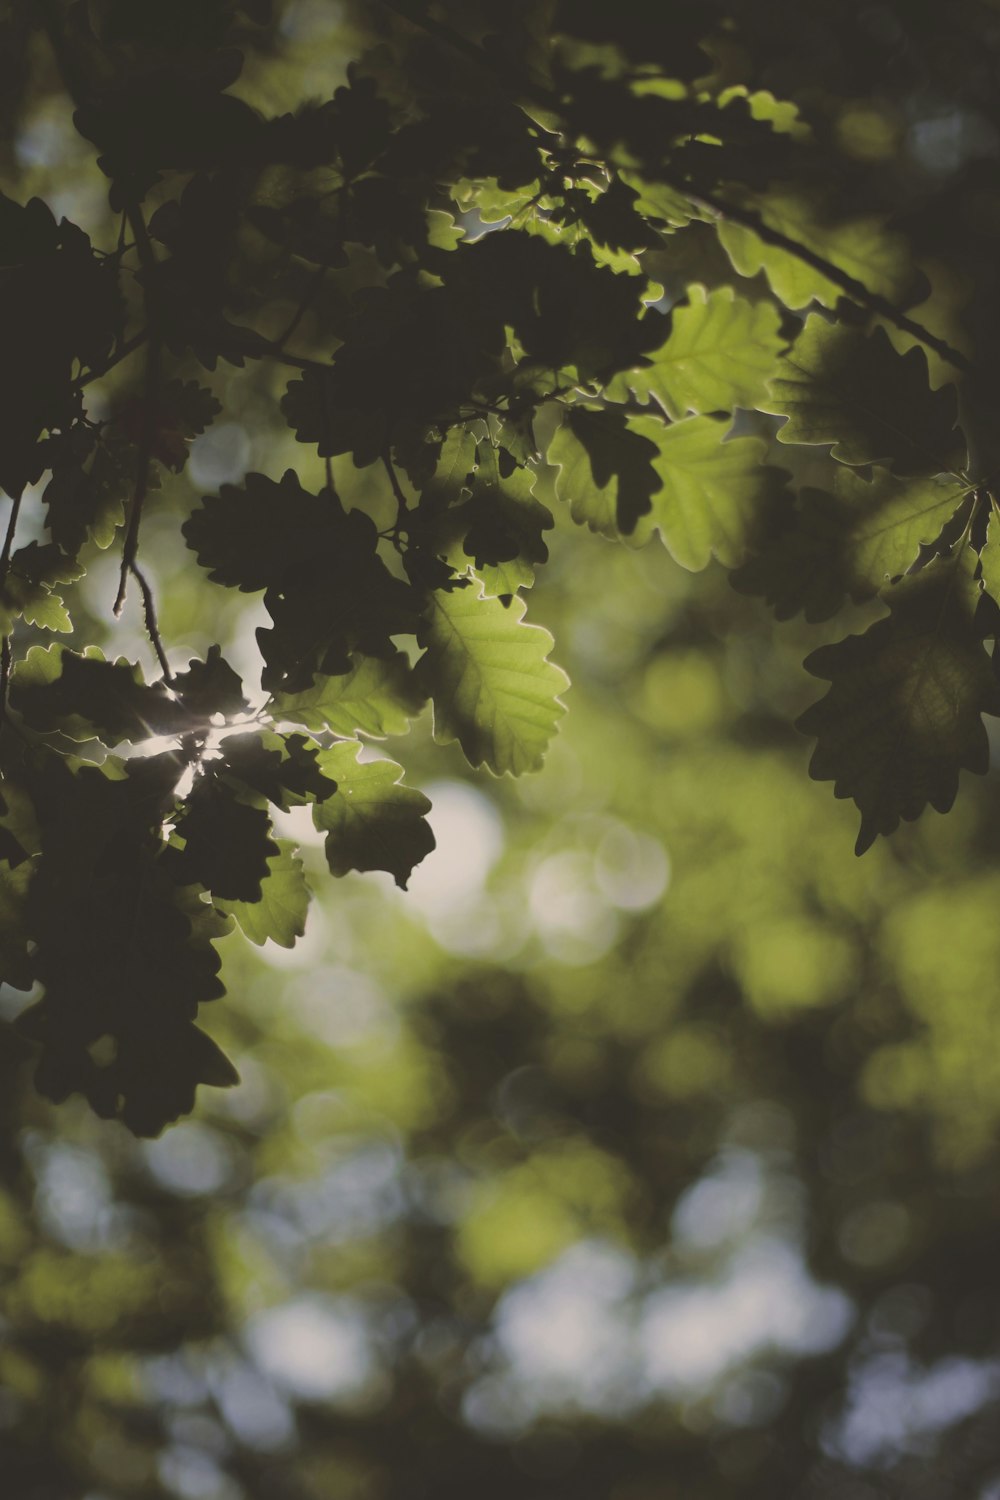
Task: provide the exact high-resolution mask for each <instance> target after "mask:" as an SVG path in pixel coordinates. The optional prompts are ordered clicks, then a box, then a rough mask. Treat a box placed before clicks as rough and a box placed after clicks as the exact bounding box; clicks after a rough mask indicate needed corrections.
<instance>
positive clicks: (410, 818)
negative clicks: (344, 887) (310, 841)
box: [313, 740, 434, 890]
mask: <svg viewBox="0 0 1000 1500" xmlns="http://www.w3.org/2000/svg"><path fill="white" fill-rule="evenodd" d="M361 748H362V747H361V745H360V744H359V743H358V741H357V740H347V741H345V742H343V743H342V744H339V745H334V746H333V747H332V749H330V750H326V751H324V753H323V755H322V756H321V761H320V763H321V765H322V768H323V772H324V774H325V775H327V776H330V777H332V778H333V779H334V780H335V781H336V783H337V791H336V793H335V795H334V796H333V797H330V798H329V799H328V800H327V801H326V802H321V803H317V804H316V806H315V807H314V808H313V821H314V823H315V824H316V827H317V828H318V829H320V830H321V831H322V832H324V833H325V834H326V836H327V837H326V858H327V862H328V864H329V866H330V869H331V871H332V873H333V874H334V875H346V874H347V872H348V871H349V870H387V871H388V872H389V874H390V875H392V877H393V879H394V880H395V882H396V884H397V885H398V886H401V887H402V888H403V889H404V890H405V888H406V882H407V881H408V880H409V878H410V875H411V873H412V871H413V867H414V865H418V864H419V863H420V861H421V860H422V859H423V858H424V856H425V855H427V854H429V853H430V852H431V850H432V849H433V848H434V835H433V833H432V832H431V828H430V824H429V823H428V822H427V813H428V812H429V811H430V806H431V804H430V802H429V801H428V800H427V798H426V797H425V796H424V794H423V792H418V791H416V790H415V789H414V788H413V787H409V786H404V785H403V784H402V780H401V778H402V774H403V773H402V769H401V767H399V766H398V765H396V763H395V761H391V760H369V761H359V760H358V755H359V754H360V751H361Z"/></svg>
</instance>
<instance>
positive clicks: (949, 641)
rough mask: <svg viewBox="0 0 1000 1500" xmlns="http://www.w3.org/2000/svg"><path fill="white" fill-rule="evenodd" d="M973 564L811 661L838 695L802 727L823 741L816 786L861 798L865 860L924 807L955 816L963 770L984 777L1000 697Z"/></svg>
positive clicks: (901, 587)
mask: <svg viewBox="0 0 1000 1500" xmlns="http://www.w3.org/2000/svg"><path fill="white" fill-rule="evenodd" d="M975 563H976V558H975V554H974V553H973V552H971V551H970V550H969V549H967V548H963V550H962V551H961V553H959V554H958V556H957V557H948V558H937V559H935V560H934V561H933V562H932V563H930V564H929V566H928V567H927V568H925V569H924V570H923V571H922V572H920V573H916V574H913V575H911V576H910V577H907V578H904V579H902V580H901V582H900V583H898V584H896V585H895V587H894V588H893V589H892V590H890V591H889V592H888V593H887V595H886V603H887V604H888V606H889V615H888V618H886V619H883V620H878V621H877V622H876V623H875V624H874V625H872V626H871V627H870V629H868V630H867V631H865V633H864V635H851V636H848V637H847V638H846V639H845V640H842V641H838V642H837V643H836V644H835V645H832V646H821V647H820V649H819V650H818V651H814V652H813V653H812V655H811V656H809V657H807V659H806V663H805V665H806V669H807V670H808V671H810V672H811V673H812V674H813V676H815V677H822V678H824V679H825V680H826V681H828V682H830V683H831V687H830V690H829V692H828V693H827V695H826V697H825V698H823V699H822V700H821V701H820V702H818V703H814V704H813V706H812V707H811V708H809V709H807V710H806V712H805V713H804V714H803V715H802V717H801V718H800V719H799V721H798V727H799V729H801V730H802V732H803V733H804V734H809V735H815V736H816V738H817V740H818V743H817V746H816V749H815V751H814V753H813V757H812V761H811V763H810V766H809V774H810V775H811V776H812V777H813V779H814V780H816V781H833V783H834V792H835V794H836V796H838V797H853V799H854V801H855V802H856V804H857V806H858V809H859V811H860V813H861V832H860V833H859V835H858V841H857V846H856V849H857V853H858V854H863V853H864V851H865V850H866V849H867V848H869V847H870V845H871V844H872V843H874V841H875V839H876V837H877V836H878V835H879V834H883V835H885V834H889V833H892V832H893V830H894V829H895V828H896V827H897V826H898V825H899V821H900V819H901V818H907V819H912V818H916V817H918V816H919V815H920V813H921V812H923V810H924V808H925V807H926V806H927V804H928V803H930V805H931V806H932V807H934V808H936V809H937V810H938V812H947V811H948V809H949V808H950V807H951V805H952V803H953V802H954V800H955V795H956V793H957V791H958V773H959V771H960V770H961V769H963V768H964V769H965V770H969V771H975V772H977V773H978V774H980V775H982V774H983V773H985V771H986V770H987V769H988V766H989V742H988V740H987V736H986V729H985V726H984V725H983V721H982V715H983V714H984V713H988V714H1000V685H998V683H997V680H996V678H995V676H994V674H993V668H992V665H991V663H990V660H989V658H988V656H987V654H986V652H985V650H984V649H983V644H982V631H981V630H980V628H979V627H978V625H977V622H976V611H977V605H978V603H979V600H980V599H981V597H982V595H981V592H980V589H979V585H978V584H977V583H976V582H975V580H974V577H973V571H974V567H975Z"/></svg>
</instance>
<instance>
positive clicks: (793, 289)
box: [716, 193, 915, 309]
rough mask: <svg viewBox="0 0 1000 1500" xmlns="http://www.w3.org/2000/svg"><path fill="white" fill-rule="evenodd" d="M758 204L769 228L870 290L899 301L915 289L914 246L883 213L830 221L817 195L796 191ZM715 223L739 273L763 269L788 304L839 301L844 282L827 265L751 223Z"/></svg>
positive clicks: (750, 273) (774, 195) (828, 304)
mask: <svg viewBox="0 0 1000 1500" xmlns="http://www.w3.org/2000/svg"><path fill="white" fill-rule="evenodd" d="M758 207H759V211H760V215H761V218H762V219H763V221H764V223H765V224H767V226H768V227H769V228H770V229H775V230H777V231H778V232H779V233H781V234H784V235H787V236H788V238H789V239H791V240H794V241H795V243H796V244H798V245H802V246H804V248H805V249H806V250H808V251H811V252H812V253H813V254H814V255H818V256H822V258H823V259H824V260H826V261H829V262H830V263H831V264H833V265H835V266H837V267H838V269H839V270H841V271H846V273H847V274H848V275H849V276H853V277H854V279H855V280H856V281H860V282H861V283H862V285H864V286H865V287H867V288H868V290H869V291H870V292H876V293H878V294H880V295H881V296H883V297H887V298H888V299H889V300H890V301H891V302H900V301H905V299H906V297H907V295H908V293H909V292H910V291H911V290H912V284H913V282H914V279H915V276H914V266H913V258H912V253H911V251H910V247H909V246H908V244H907V243H906V241H905V239H903V237H902V236H901V235H898V234H894V233H893V232H892V231H891V230H888V229H886V227H885V220H884V219H883V218H878V217H874V216H868V217H866V218H859V219H846V220H842V221H841V222H840V223H836V222H827V221H826V220H825V218H824V215H823V212H822V205H821V204H820V203H819V201H818V200H810V199H809V198H808V197H806V196H803V195H796V194H791V193H785V194H783V193H769V194H768V195H767V197H766V198H764V199H763V200H761V202H760V203H759V205H758ZM716 228H717V230H718V235H719V239H720V240H721V242H722V244H723V246H724V247H725V250H726V252H727V254H728V256H729V259H730V260H731V261H732V263H733V266H734V268H735V269H736V270H737V271H738V272H739V274H740V275H741V276H756V275H757V273H758V272H759V271H763V272H764V274H765V275H766V276H767V279H768V281H769V282H770V284H771V287H772V290H773V291H774V293H775V295H776V296H777V297H778V299H779V300H780V301H781V302H783V303H784V304H785V306H786V307H790V308H793V309H795V308H800V307H808V305H809V303H810V302H821V303H822V304H823V306H824V307H836V305H837V302H838V301H839V299H840V298H841V297H843V296H844V290H843V288H842V287H840V286H838V285H837V284H836V283H835V282H833V281H831V280H830V279H829V277H828V276H824V274H823V272H822V271H820V270H819V269H817V268H816V267H815V266H811V265H809V264H807V262H805V261H804V260H802V259H801V258H800V257H799V256H797V255H793V254H791V253H790V252H789V251H787V250H781V249H779V248H778V247H777V246H775V245H769V244H766V243H765V242H764V241H763V240H762V239H761V238H760V236H759V235H757V234H755V233H754V232H753V230H752V229H744V227H743V226H742V225H741V224H735V223H733V221H732V219H726V218H720V219H718V220H716Z"/></svg>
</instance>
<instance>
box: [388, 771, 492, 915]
mask: <svg viewBox="0 0 1000 1500" xmlns="http://www.w3.org/2000/svg"><path fill="white" fill-rule="evenodd" d="M425 790H426V792H427V795H428V797H429V798H430V799H431V810H430V813H429V814H428V818H427V821H428V822H429V823H430V825H431V828H432V829H433V831H434V837H435V839H436V840H437V847H436V849H435V850H434V852H433V853H432V854H430V855H428V857H427V858H426V859H425V860H424V862H423V863H422V864H420V865H418V866H417V868H416V869H415V870H414V872H413V874H412V876H411V877H410V883H409V886H408V890H407V901H408V903H411V904H412V905H414V906H416V907H418V908H419V910H420V911H422V912H423V913H424V915H425V916H427V917H429V918H435V917H443V916H447V915H449V914H451V913H454V912H455V911H456V910H457V909H459V908H461V907H463V906H468V905H469V904H470V903H471V902H472V901H474V900H475V898H476V897H477V896H479V894H480V893H481V892H482V890H483V888H484V886H485V885H486V880H487V877H488V876H489V873H490V871H491V870H492V868H493V866H494V865H495V864H496V862H497V860H498V859H499V858H500V855H501V854H502V853H503V846H504V833H503V824H502V823H501V821H500V815H499V813H498V812H497V810H496V808H495V807H494V806H493V804H492V802H489V801H488V800H487V799H486V798H485V797H484V796H483V795H482V793H481V792H477V791H476V790H475V788H474V787H471V786H466V785H465V783H464V782H461V781H435V782H432V783H431V785H430V786H428V787H427V788H425Z"/></svg>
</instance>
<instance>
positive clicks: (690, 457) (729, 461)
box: [631, 417, 784, 572]
mask: <svg viewBox="0 0 1000 1500" xmlns="http://www.w3.org/2000/svg"><path fill="white" fill-rule="evenodd" d="M632 425H633V426H634V427H635V428H637V429H638V431H639V432H643V433H647V434H648V435H649V436H650V437H654V436H655V437H656V438H657V439H658V443H659V451H658V453H657V456H656V458H655V460H654V467H655V469H656V472H657V474H658V475H659V476H660V480H661V488H660V489H658V490H657V491H656V492H655V494H654V495H653V504H652V510H651V512H650V514H649V515H648V516H643V517H642V518H641V520H640V521H639V523H638V525H637V526H636V528H635V532H634V534H633V536H632V538H631V541H632V543H633V544H634V545H635V546H641V545H642V544H643V543H644V542H647V541H648V540H649V538H650V537H651V536H652V535H653V533H654V532H655V531H659V533H660V535H661V537H662V538H663V544H664V546H665V547H666V548H667V550H668V551H669V552H670V554H671V556H672V557H674V558H675V559H676V560H677V562H679V563H680V564H681V566H682V567H684V568H690V569H692V570H693V571H695V572H697V571H699V570H700V569H702V568H705V567H707V566H708V564H709V562H710V561H711V559H712V558H713V557H717V558H718V559H719V561H720V562H721V563H723V564H724V565H725V566H726V567H730V568H731V567H735V565H736V564H737V563H738V562H740V561H741V560H742V558H743V556H744V554H745V553H746V551H747V548H748V547H750V546H751V545H752V543H753V540H754V538H755V537H756V536H757V535H758V534H759V532H760V530H761V528H762V527H763V526H764V525H765V523H766V521H767V519H768V517H769V516H770V514H771V511H772V508H773V504H774V498H775V495H776V493H777V492H778V490H779V489H780V486H781V483H782V480H783V478H784V475H783V471H782V470H781V469H775V468H771V467H769V466H767V465H765V464H764V462H763V459H764V454H765V451H766V445H765V444H764V443H763V442H762V441H761V439H760V438H751V437H738V438H731V439H729V440H728V441H727V442H723V437H724V435H725V432H726V428H727V423H726V422H725V421H717V420H716V419H715V418H714V417H687V418H685V420H684V421H683V422H675V423H673V424H672V425H671V426H668V427H664V426H663V425H662V424H661V423H659V422H657V421H656V419H655V418H651V417H633V418H632Z"/></svg>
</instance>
